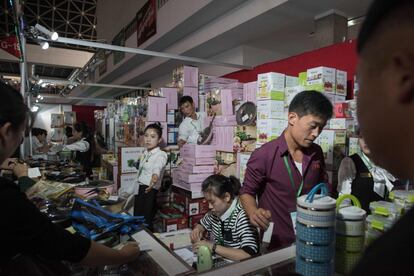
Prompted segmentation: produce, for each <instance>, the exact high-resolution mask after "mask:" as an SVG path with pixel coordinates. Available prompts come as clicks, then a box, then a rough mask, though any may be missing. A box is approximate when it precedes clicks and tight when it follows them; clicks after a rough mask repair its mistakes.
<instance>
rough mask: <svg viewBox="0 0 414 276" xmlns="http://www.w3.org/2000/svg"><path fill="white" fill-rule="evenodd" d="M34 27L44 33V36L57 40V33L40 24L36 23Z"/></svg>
mask: <svg viewBox="0 0 414 276" xmlns="http://www.w3.org/2000/svg"><path fill="white" fill-rule="evenodd" d="M35 29H36V30H38V31H39V32H41V33H43V34H45V35H46V36H48V37H49V38H50V39H51V40H58V38H59V35H58V33H57V32H51V31H49V30H48V29H46V28H45V27H43V26H42V25H40V24H36V25H35Z"/></svg>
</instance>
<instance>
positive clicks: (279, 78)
mask: <svg viewBox="0 0 414 276" xmlns="http://www.w3.org/2000/svg"><path fill="white" fill-rule="evenodd" d="M257 99H258V100H278V101H283V100H284V99H285V74H280V73H273V72H270V73H264V74H258V75H257Z"/></svg>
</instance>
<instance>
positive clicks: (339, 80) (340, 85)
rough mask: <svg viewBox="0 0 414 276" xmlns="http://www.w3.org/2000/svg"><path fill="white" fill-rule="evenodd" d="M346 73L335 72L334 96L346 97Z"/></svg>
mask: <svg viewBox="0 0 414 276" xmlns="http://www.w3.org/2000/svg"><path fill="white" fill-rule="evenodd" d="M346 82H347V73H346V72H345V71H341V70H336V94H338V95H342V96H346V92H347V85H346V84H347V83H346Z"/></svg>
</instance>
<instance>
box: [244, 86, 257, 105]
mask: <svg viewBox="0 0 414 276" xmlns="http://www.w3.org/2000/svg"><path fill="white" fill-rule="evenodd" d="M256 91H257V82H256V81H252V82H248V83H244V84H243V101H245V102H253V103H256V93H257V92H256Z"/></svg>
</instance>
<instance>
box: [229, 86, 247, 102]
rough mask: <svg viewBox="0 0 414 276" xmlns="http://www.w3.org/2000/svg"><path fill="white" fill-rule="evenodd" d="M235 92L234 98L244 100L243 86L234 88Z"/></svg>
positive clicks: (233, 91) (233, 92)
mask: <svg viewBox="0 0 414 276" xmlns="http://www.w3.org/2000/svg"><path fill="white" fill-rule="evenodd" d="M231 91H232V94H233V100H239V101H242V100H243V97H244V94H243V88H234V89H232V90H231Z"/></svg>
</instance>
